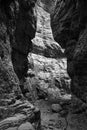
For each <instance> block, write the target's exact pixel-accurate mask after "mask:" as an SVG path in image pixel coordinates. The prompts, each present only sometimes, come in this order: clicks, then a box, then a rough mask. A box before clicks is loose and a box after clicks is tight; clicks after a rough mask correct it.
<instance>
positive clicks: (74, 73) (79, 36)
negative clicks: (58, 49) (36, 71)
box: [51, 0, 87, 101]
mask: <svg viewBox="0 0 87 130" xmlns="http://www.w3.org/2000/svg"><path fill="white" fill-rule="evenodd" d="M51 27H52V30H53V36H54V39H55V40H56V41H57V42H58V43H59V44H60V45H61V46H62V47H63V48H65V54H66V57H67V60H68V63H67V65H68V67H67V71H68V73H69V75H70V77H71V79H72V80H71V91H72V93H73V94H75V95H76V96H77V97H79V98H80V99H82V100H83V101H87V1H85V0H60V1H59V0H58V1H57V3H56V6H55V9H54V12H52V14H51Z"/></svg>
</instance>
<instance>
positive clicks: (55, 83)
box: [27, 1, 70, 100]
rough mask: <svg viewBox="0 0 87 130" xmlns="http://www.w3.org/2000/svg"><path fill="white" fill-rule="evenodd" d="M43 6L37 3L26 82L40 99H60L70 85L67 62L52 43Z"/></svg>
mask: <svg viewBox="0 0 87 130" xmlns="http://www.w3.org/2000/svg"><path fill="white" fill-rule="evenodd" d="M38 2H40V3H38ZM43 4H44V6H45V5H46V3H44V1H37V6H36V10H37V30H36V34H35V38H34V39H33V40H32V42H33V50H32V53H30V54H29V56H28V59H29V70H28V75H29V76H30V77H28V79H27V80H28V81H29V80H30V81H31V83H30V84H31V86H33V87H32V88H36V89H37V93H38V95H39V97H40V98H42V97H43V98H46V97H49V98H51V97H53V98H57V99H62V97H63V95H64V96H65V94H66V90H69V83H70V79H69V76H68V74H67V72H66V68H67V65H66V64H67V61H66V58H65V57H64V53H63V49H62V48H61V47H60V45H58V44H57V42H55V41H54V38H53V35H52V30H51V26H50V14H49V12H47V10H45V9H44V6H41V5H43ZM62 89H63V90H62ZM62 91H63V92H62ZM61 93H62V94H63V95H62V94H61ZM57 99H56V100H57Z"/></svg>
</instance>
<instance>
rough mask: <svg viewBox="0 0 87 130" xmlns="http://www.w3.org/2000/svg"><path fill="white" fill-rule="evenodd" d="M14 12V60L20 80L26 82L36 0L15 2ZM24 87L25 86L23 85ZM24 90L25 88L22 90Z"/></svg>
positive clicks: (12, 37)
mask: <svg viewBox="0 0 87 130" xmlns="http://www.w3.org/2000/svg"><path fill="white" fill-rule="evenodd" d="M11 8H12V9H13V10H11V12H10V13H12V16H11V19H10V24H11V25H12V27H11V28H9V30H10V31H9V33H10V37H11V46H12V62H13V66H14V70H15V72H16V74H17V76H18V78H19V80H20V82H24V80H25V77H26V75H27V70H28V59H27V56H28V53H29V52H30V51H31V50H32V41H31V39H32V38H34V37H35V32H36V11H35V1H31V0H30V1H28V0H27V1H25V0H23V1H22V2H20V1H19V2H17V1H16V2H15V4H13V5H11ZM21 88H22V89H23V86H22V87H21ZM22 91H23V90H22Z"/></svg>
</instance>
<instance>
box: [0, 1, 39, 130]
mask: <svg viewBox="0 0 87 130" xmlns="http://www.w3.org/2000/svg"><path fill="white" fill-rule="evenodd" d="M23 1H24V2H25V3H26V2H29V3H32V1H25V0H23ZM23 1H20V0H8V1H7V0H6V1H5V0H3V1H2V0H0V130H6V129H8V130H11V129H16V127H18V126H20V125H21V124H22V123H23V124H24V123H25V122H26V121H27V122H31V123H34V125H35V127H36V129H38V127H40V115H39V116H38V117H36V113H38V112H36V113H35V114H34V110H35V107H34V106H33V105H32V104H30V103H29V102H28V101H27V100H25V98H24V97H23V94H22V92H21V89H20V83H19V79H21V77H23V78H24V76H25V73H24V71H27V69H25V68H27V67H26V66H27V65H26V64H27V63H26V62H27V55H28V51H29V48H30V46H31V39H32V38H33V37H34V35H35V29H33V25H32V22H33V21H32V20H35V19H34V17H27V16H26V15H28V12H27V11H25V9H23V8H22V4H23V3H22V2H23ZM29 3H28V4H29ZM19 7H20V8H19ZM33 8H34V7H33ZM29 9H30V6H29ZM31 10H32V9H31ZM23 12H24V14H23ZM21 15H22V16H25V17H27V18H25V17H22V16H21ZM32 15H33V14H32ZM23 18H24V19H23ZM29 18H30V20H31V21H32V22H31V23H30V22H29V27H30V28H29V27H27V29H31V30H32V31H31V32H32V33H31V35H30V34H29V39H28V42H27V41H26V42H25V41H22V40H23V38H22V39H20V38H21V36H23V35H22V34H24V36H23V37H24V38H26V36H27V35H28V34H27V32H26V31H27V29H26V25H27V26H28V24H27V23H26V22H28V20H29ZM26 19H28V20H26ZM24 20H25V21H24ZM22 24H23V26H22ZM34 24H35V22H34ZM35 26H36V24H35ZM22 27H23V28H22ZM22 29H24V30H26V31H25V32H24V30H22ZM28 31H29V30H28ZM17 35H18V36H17ZM27 37H28V36H27ZM24 40H25V39H24ZM29 41H30V46H29V45H27V44H28V43H29ZM22 45H23V46H22ZM17 49H18V50H17ZM22 56H23V58H22ZM12 63H13V65H12ZM16 65H17V66H16ZM21 65H23V66H21ZM18 67H19V68H18ZM21 67H23V68H22V69H23V70H22V69H21ZM14 70H15V71H14ZM16 70H17V71H16ZM15 72H16V73H15ZM23 73H24V74H23ZM16 74H17V75H16ZM19 75H20V76H19ZM17 76H18V77H17ZM18 78H19V79H18ZM23 81H24V80H23ZM23 81H22V82H23ZM39 114H40V112H39Z"/></svg>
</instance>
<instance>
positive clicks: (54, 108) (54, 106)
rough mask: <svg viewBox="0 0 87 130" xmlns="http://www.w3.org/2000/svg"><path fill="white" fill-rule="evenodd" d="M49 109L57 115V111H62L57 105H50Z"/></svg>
mask: <svg viewBox="0 0 87 130" xmlns="http://www.w3.org/2000/svg"><path fill="white" fill-rule="evenodd" d="M51 109H52V111H53V112H56V113H58V112H59V111H61V110H62V107H61V106H60V105H59V104H52V106H51Z"/></svg>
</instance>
